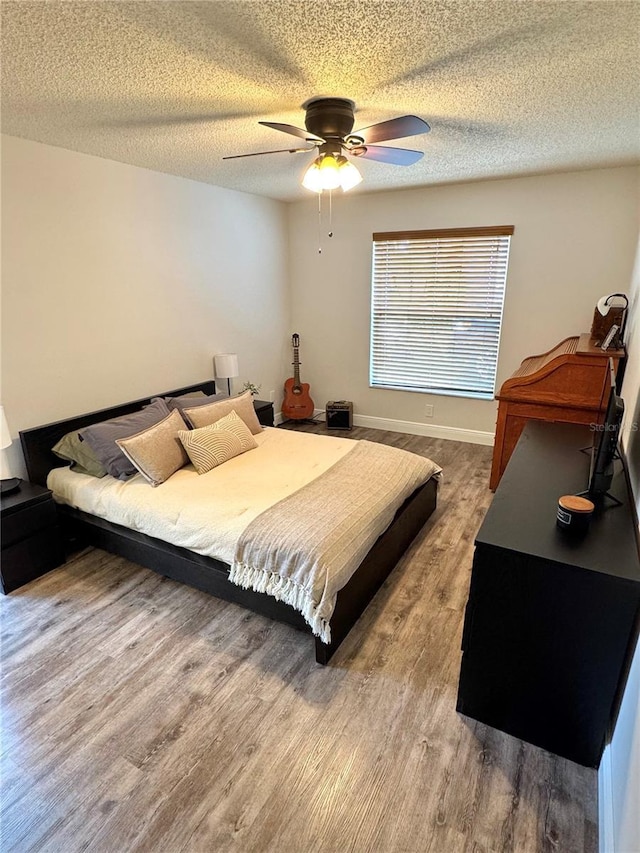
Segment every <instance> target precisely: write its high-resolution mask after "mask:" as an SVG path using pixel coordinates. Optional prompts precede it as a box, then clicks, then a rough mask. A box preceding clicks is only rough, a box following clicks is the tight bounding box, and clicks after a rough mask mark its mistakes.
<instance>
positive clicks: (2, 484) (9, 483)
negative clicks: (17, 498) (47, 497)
mask: <svg viewBox="0 0 640 853" xmlns="http://www.w3.org/2000/svg"><path fill="white" fill-rule="evenodd" d="M12 444H13V441H12V440H11V432H10V431H9V424H8V423H7V418H6V415H5V413H4V406H0V449H1V450H2V473H3V474H4V472H5V470H7V469H8V465H7V462H6V458H7V454H6V453H5V451H6V449H7V448H8V447H11V445H12ZM21 482H22V480H21V479H20V478H19V477H9V478H8V479H4V478H3V479H2V480H0V493H1V494H3V495H9V494H11V492H15V491H17V490H18V489H19V488H20V483H21Z"/></svg>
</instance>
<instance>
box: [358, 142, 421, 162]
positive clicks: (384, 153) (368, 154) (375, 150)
mask: <svg viewBox="0 0 640 853" xmlns="http://www.w3.org/2000/svg"><path fill="white" fill-rule="evenodd" d="M347 154H351V155H352V156H354V157H362V158H363V159H364V160H379V161H380V162H381V163H393V165H394V166H411V165H412V164H413V163H417V162H418V160H420V158H421V157H423V156H424V152H423V151H411V150H410V149H409V148H385V147H384V145H362V146H360V147H358V148H352V149H351V150H350V151H349V150H347Z"/></svg>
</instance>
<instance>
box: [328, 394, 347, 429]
mask: <svg viewBox="0 0 640 853" xmlns="http://www.w3.org/2000/svg"><path fill="white" fill-rule="evenodd" d="M326 412H327V429H352V428H353V403H351V402H349V400H336V401H335V402H333V401H329V402H328V403H327V408H326Z"/></svg>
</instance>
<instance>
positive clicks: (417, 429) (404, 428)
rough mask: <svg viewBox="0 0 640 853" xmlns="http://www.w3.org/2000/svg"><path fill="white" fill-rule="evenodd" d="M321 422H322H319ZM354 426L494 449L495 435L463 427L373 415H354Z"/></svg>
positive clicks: (315, 414) (278, 417) (279, 420)
mask: <svg viewBox="0 0 640 853" xmlns="http://www.w3.org/2000/svg"><path fill="white" fill-rule="evenodd" d="M321 415H324V409H314V411H313V417H314V418H317V419H320V416H321ZM283 420H284V418H283V417H282V412H277V413H276V416H275V420H274V423H275V424H276V426H277V425H278V424H281V423H282V422H283ZM322 420H324V419H322ZM319 422H321V421H320V420H319ZM353 424H354V426H361V427H369V428H370V429H384V430H387V431H388V432H406V433H408V434H409V435H426V436H427V437H428V438H446V439H448V440H449V441H464V442H466V443H467V444H485V445H487V446H488V447H493V441H494V438H495V436H494V434H493V433H492V432H482V431H481V430H477V429H462V428H461V427H448V426H439V425H438V424H423V423H419V422H418V421H399V420H395V419H394V418H376V417H373V416H372V415H354V416H353Z"/></svg>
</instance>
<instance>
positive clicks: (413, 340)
mask: <svg viewBox="0 0 640 853" xmlns="http://www.w3.org/2000/svg"><path fill="white" fill-rule="evenodd" d="M513 230H514V229H513V226H510V225H505V226H496V227H487V228H465V229H457V230H449V229H447V230H439V231H408V232H392V233H384V234H374V235H373V275H372V305H371V353H370V355H371V358H370V384H371V386H373V387H376V388H399V389H403V390H409V391H424V392H430V393H433V394H455V395H459V396H466V397H477V398H481V399H490V398H492V397H493V395H494V391H495V380H496V368H497V363H498V346H499V343H500V327H501V324H502V308H503V303H504V294H505V284H506V278H507V264H508V260H509V244H510V239H511V235H512V234H513Z"/></svg>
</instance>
